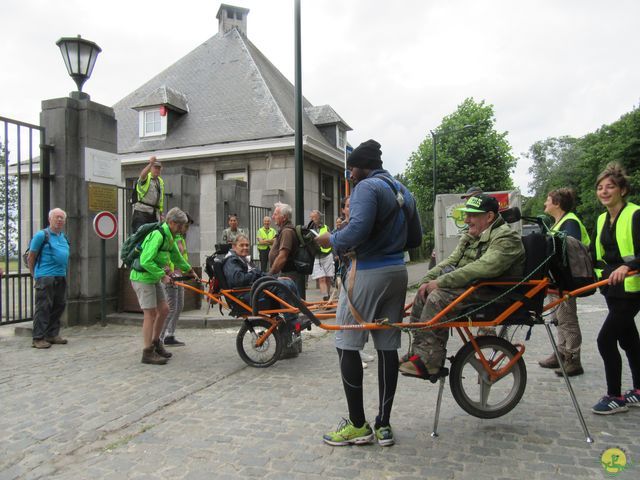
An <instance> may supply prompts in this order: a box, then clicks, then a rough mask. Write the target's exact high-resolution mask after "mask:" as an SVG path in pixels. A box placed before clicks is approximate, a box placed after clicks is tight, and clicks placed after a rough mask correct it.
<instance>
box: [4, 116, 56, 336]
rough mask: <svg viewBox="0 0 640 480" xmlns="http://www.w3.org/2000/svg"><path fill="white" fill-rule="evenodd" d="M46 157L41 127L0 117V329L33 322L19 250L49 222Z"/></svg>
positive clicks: (30, 293) (30, 282)
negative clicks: (4, 326) (8, 325)
mask: <svg viewBox="0 0 640 480" xmlns="http://www.w3.org/2000/svg"><path fill="white" fill-rule="evenodd" d="M50 153H51V147H49V146H47V145H45V132H44V128H42V127H40V126H38V125H31V124H29V123H25V122H21V121H18V120H12V119H9V118H5V117H0V268H2V271H3V272H2V278H1V279H0V325H4V324H9V323H17V322H25V321H29V320H32V319H33V305H34V291H33V279H32V278H31V275H30V274H29V270H28V269H27V267H26V266H24V265H23V264H22V259H21V252H24V251H25V250H26V248H27V247H28V245H29V242H30V241H31V238H32V237H33V234H34V233H35V232H37V231H38V230H39V229H40V228H43V227H45V226H47V224H48V218H47V217H48V214H49V207H50V200H49V198H50V186H49V180H50V170H49V160H50Z"/></svg>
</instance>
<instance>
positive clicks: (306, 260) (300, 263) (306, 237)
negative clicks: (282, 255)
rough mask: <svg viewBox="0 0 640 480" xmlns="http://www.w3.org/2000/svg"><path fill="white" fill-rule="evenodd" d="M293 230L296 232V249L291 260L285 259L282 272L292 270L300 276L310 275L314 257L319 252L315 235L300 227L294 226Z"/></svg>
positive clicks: (306, 228)
mask: <svg viewBox="0 0 640 480" xmlns="http://www.w3.org/2000/svg"><path fill="white" fill-rule="evenodd" d="M293 230H294V231H295V232H296V239H297V240H298V244H297V247H298V248H296V250H295V251H294V252H293V255H292V258H289V259H287V263H286V265H285V268H284V269H283V271H289V272H290V271H292V270H294V271H296V272H298V273H301V274H302V275H311V273H313V264H314V262H315V260H316V255H317V254H318V253H319V252H320V247H319V246H318V244H317V243H316V242H315V238H316V235H315V234H314V232H313V231H312V230H311V229H310V228H308V227H303V226H301V225H296V226H295V228H294V229H293Z"/></svg>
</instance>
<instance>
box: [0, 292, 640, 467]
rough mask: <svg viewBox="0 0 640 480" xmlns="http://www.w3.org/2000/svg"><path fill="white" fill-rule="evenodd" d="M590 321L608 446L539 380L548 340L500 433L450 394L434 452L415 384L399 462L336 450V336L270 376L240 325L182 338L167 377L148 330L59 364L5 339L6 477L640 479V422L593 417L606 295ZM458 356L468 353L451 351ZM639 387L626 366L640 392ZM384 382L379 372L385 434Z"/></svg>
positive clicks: (537, 347) (0, 350)
mask: <svg viewBox="0 0 640 480" xmlns="http://www.w3.org/2000/svg"><path fill="white" fill-rule="evenodd" d="M578 307H579V314H580V319H581V324H582V326H583V335H584V351H583V355H584V358H583V362H584V367H585V370H586V374H585V375H583V376H581V377H576V378H575V379H574V380H573V386H574V389H575V391H576V394H577V395H578V398H579V402H580V405H581V407H582V409H583V413H584V415H585V417H586V421H587V425H588V426H589V429H590V431H591V435H592V436H593V437H594V438H595V443H594V444H592V445H589V444H587V443H586V442H585V441H584V437H583V434H582V430H581V428H580V425H579V423H578V420H577V417H576V415H575V413H574V411H573V408H572V405H571V402H570V400H569V395H568V393H567V391H566V389H565V387H564V383H563V380H562V379H561V378H558V377H556V376H555V375H554V374H553V372H551V371H549V370H543V369H541V368H539V367H538V366H537V360H538V359H540V358H542V357H543V356H546V355H547V354H548V353H549V351H550V347H549V345H548V340H547V336H546V333H545V331H544V328H542V327H536V328H535V329H534V331H533V335H532V337H531V340H530V341H529V342H528V343H527V351H526V353H525V356H524V358H525V360H526V364H527V371H528V382H527V383H528V385H527V390H526V392H525V396H524V397H523V399H522V401H521V402H520V404H519V405H518V406H517V407H516V408H515V409H514V410H513V411H512V412H510V413H509V414H507V415H505V416H503V417H500V418H498V419H494V420H480V419H477V418H474V417H471V416H469V415H468V414H466V413H465V412H464V411H462V410H461V409H460V407H458V406H457V404H456V403H455V401H454V400H453V398H452V396H451V393H450V391H449V388H448V386H447V388H446V389H445V393H444V400H443V408H442V412H441V418H440V427H439V432H440V437H438V438H432V437H431V436H430V435H429V434H430V432H431V428H432V422H433V410H434V406H435V400H436V393H437V388H436V386H435V385H432V384H430V383H427V382H423V381H420V380H417V379H411V378H406V377H400V382H399V386H398V392H397V395H396V403H395V407H394V412H393V416H392V425H393V427H394V431H395V434H396V440H397V444H396V445H395V446H393V447H390V448H382V447H379V446H378V445H369V446H362V447H329V446H326V445H324V444H323V443H322V441H321V437H322V434H323V433H324V432H326V431H328V430H330V429H333V428H334V427H335V426H336V425H337V424H338V421H339V420H340V417H341V416H344V415H346V405H345V400H344V395H343V392H342V386H341V382H340V377H339V372H338V366H337V356H336V353H335V349H334V347H333V334H331V333H327V332H324V331H322V330H319V329H316V328H314V330H313V331H312V332H305V334H304V352H303V353H302V354H301V355H300V357H298V358H296V359H292V360H283V361H279V362H277V363H276V364H275V365H273V366H272V367H270V368H266V369H255V368H250V367H247V366H246V365H245V364H244V363H243V362H242V361H241V360H240V358H239V356H238V354H237V353H236V351H235V337H236V333H237V327H236V328H220V329H184V330H181V332H180V333H181V334H180V338H181V339H183V340H185V341H186V342H187V346H186V347H180V348H174V349H172V352H173V353H174V358H173V359H171V361H170V362H169V364H168V365H166V366H149V365H143V364H141V363H140V355H141V351H140V350H141V332H140V328H139V327H134V326H126V325H108V326H106V327H101V326H92V327H73V328H68V329H65V330H64V332H63V333H64V335H65V336H66V337H68V338H69V340H70V343H69V344H68V345H66V346H58V345H55V346H53V347H52V348H51V349H49V350H35V349H32V348H31V347H30V341H29V340H28V339H27V338H24V337H19V336H15V335H14V334H13V329H12V328H10V327H2V328H0V399H2V408H3V414H2V416H0V479H2V480H5V479H14V478H24V479H38V478H42V479H44V478H46V479H65V480H66V479H86V478H100V479H114V480H115V479H122V478H141V479H147V478H149V479H156V478H157V479H166V478H177V479H212V478H215V479H246V478H251V477H256V478H266V479H278V480H279V479H305V480H306V479H312V480H314V479H318V480H319V479H345V478H348V479H355V478H358V479H360V478H361V479H403V480H409V479H425V478H434V479H480V480H482V479H507V478H509V479H511V478H513V479H522V478H527V479H531V480H535V479H540V480H542V479H544V480H546V479H550V478H554V479H575V478H580V479H591V478H607V477H606V476H605V474H604V470H603V468H602V467H601V466H600V457H601V454H602V452H603V451H604V450H605V449H607V448H610V447H615V446H617V447H622V448H624V449H625V451H626V452H627V454H628V455H629V457H630V459H631V462H633V463H632V464H630V466H629V467H628V469H627V470H626V471H625V472H623V473H621V474H619V475H618V476H617V477H616V478H621V479H631V478H638V475H639V474H640V466H638V465H637V463H638V462H640V436H639V435H638V425H640V408H636V409H631V411H630V412H628V413H625V414H619V415H613V416H610V417H600V416H595V415H593V414H591V413H590V411H589V408H590V407H591V405H592V404H593V403H595V401H596V400H597V399H598V397H599V396H600V395H602V393H603V392H604V388H605V387H604V374H603V368H602V363H601V360H600V357H599V355H598V353H597V349H596V345H595V337H596V334H597V330H598V328H599V325H600V324H601V322H602V318H603V316H604V314H605V311H606V308H605V306H604V303H603V301H602V298H601V297H600V296H599V295H594V296H592V297H589V298H587V299H581V300H580V301H579V302H578ZM237 326H239V322H238V323H237ZM406 345H407V342H406V338H403V346H404V348H406ZM457 346H459V342H457V341H454V340H452V341H451V343H450V352H451V353H453V352H454V351H455V350H456V349H457ZM370 348H371V347H369V350H370ZM629 377H630V376H629V371H628V367H627V366H626V362H625V366H624V377H623V385H624V387H625V388H626V387H628V386H629V385H630V378H629ZM376 382H377V362H373V363H371V364H370V365H369V368H368V369H367V370H365V405H366V411H367V416H368V417H369V419H370V420H373V418H374V417H375V410H376V405H377V388H376Z"/></svg>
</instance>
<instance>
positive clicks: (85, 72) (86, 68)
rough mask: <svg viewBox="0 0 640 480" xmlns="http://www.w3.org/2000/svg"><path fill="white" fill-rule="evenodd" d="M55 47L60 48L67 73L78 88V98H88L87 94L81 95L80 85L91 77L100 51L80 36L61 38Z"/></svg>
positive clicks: (96, 46)
mask: <svg viewBox="0 0 640 480" xmlns="http://www.w3.org/2000/svg"><path fill="white" fill-rule="evenodd" d="M56 45H57V46H58V47H59V48H60V53H62V59H63V60H64V64H65V65H66V67H67V72H68V73H69V75H70V76H71V78H73V80H74V81H75V82H76V85H77V86H78V92H79V93H80V95H79V96H80V97H88V95H87V94H83V93H82V85H84V82H86V81H87V80H88V79H89V77H90V76H91V73H92V72H93V67H94V65H95V64H96V59H97V58H98V54H99V53H100V52H101V51H102V49H101V48H100V47H99V46H98V45H96V44H95V43H93V42H91V41H89V40H85V39H84V38H82V37H81V36H80V35H78V36H77V37H63V38H61V39H60V40H58V41H57V42H56Z"/></svg>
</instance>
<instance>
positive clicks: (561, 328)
mask: <svg viewBox="0 0 640 480" xmlns="http://www.w3.org/2000/svg"><path fill="white" fill-rule="evenodd" d="M554 300H555V298H554ZM554 315H555V317H556V320H557V321H558V350H559V351H560V353H561V354H562V355H563V356H564V357H577V358H578V359H579V358H580V346H581V345H582V332H580V324H579V323H578V307H577V305H576V299H575V298H571V299H569V300H567V301H565V302H562V303H561V304H560V305H558V308H557V309H556V311H555V313H554Z"/></svg>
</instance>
